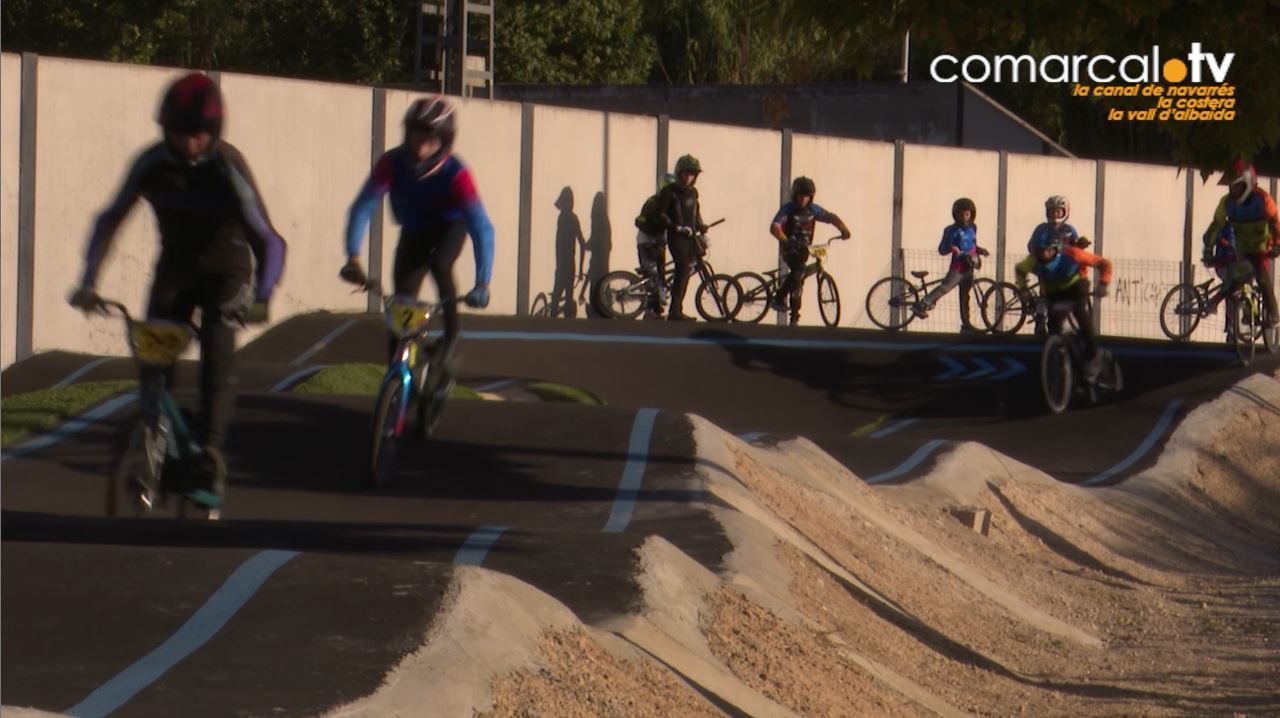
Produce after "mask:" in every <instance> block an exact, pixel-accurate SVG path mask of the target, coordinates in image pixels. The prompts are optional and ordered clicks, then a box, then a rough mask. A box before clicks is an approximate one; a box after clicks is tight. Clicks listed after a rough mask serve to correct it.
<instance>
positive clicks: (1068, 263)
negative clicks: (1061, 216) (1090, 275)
mask: <svg viewBox="0 0 1280 718" xmlns="http://www.w3.org/2000/svg"><path fill="white" fill-rule="evenodd" d="M1085 267H1098V269H1099V271H1100V272H1101V274H1102V276H1101V277H1100V278H1099V281H1100V282H1101V286H1099V287H1098V291H1097V296H1099V297H1105V296H1107V287H1108V286H1109V285H1110V284H1111V262H1109V261H1107V259H1105V258H1104V257H1101V256H1099V255H1096V254H1093V253H1092V252H1088V251H1086V250H1084V249H1081V248H1080V247H1078V246H1073V245H1069V244H1065V243H1064V242H1063V240H1062V239H1061V238H1060V237H1056V236H1053V235H1046V236H1044V237H1041V238H1039V239H1038V240H1037V244H1036V248H1035V252H1033V253H1032V255H1031V256H1030V257H1027V258H1026V259H1024V260H1022V261H1021V262H1018V266H1017V267H1016V269H1015V273H1016V274H1017V280H1018V281H1017V283H1018V289H1021V290H1024V291H1025V290H1026V288H1027V275H1028V274H1035V275H1036V276H1037V277H1039V278H1040V289H1041V293H1042V294H1043V296H1044V300H1045V301H1046V302H1049V303H1053V302H1059V301H1063V300H1066V301H1070V302H1071V303H1072V308H1071V313H1072V314H1074V315H1075V318H1076V324H1077V325H1079V327H1080V335H1081V336H1082V337H1084V341H1085V346H1086V347H1088V351H1089V363H1088V365H1087V366H1086V372H1087V373H1088V378H1089V380H1090V381H1092V380H1093V379H1096V378H1097V376H1098V374H1099V372H1100V371H1101V369H1102V362H1101V359H1100V357H1099V356H1098V337H1097V336H1096V335H1095V334H1094V332H1093V303H1092V302H1090V301H1089V280H1087V279H1085V278H1084V270H1085ZM1064 319H1065V317H1064V316H1062V315H1061V314H1057V313H1053V312H1051V313H1050V321H1051V322H1052V323H1051V325H1050V326H1049V331H1050V332H1051V333H1054V334H1056V333H1058V332H1059V331H1061V330H1062V322H1063V320H1064Z"/></svg>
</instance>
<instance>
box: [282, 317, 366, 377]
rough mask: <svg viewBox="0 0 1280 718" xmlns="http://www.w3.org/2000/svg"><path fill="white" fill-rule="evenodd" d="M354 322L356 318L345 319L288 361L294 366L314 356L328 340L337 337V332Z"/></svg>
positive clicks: (343, 330) (327, 344) (339, 332)
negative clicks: (295, 357) (296, 356)
mask: <svg viewBox="0 0 1280 718" xmlns="http://www.w3.org/2000/svg"><path fill="white" fill-rule="evenodd" d="M355 323H356V320H354V319H348V320H347V321H345V322H343V323H341V324H339V325H338V326H336V327H334V329H333V331H331V332H329V333H328V334H326V335H324V337H322V338H321V339H320V341H318V342H316V343H315V344H312V345H311V348H310V349H308V350H306V351H305V352H302V353H301V354H299V355H298V358H297V359H294V360H293V361H291V362H289V363H290V364H292V365H294V366H297V365H299V364H301V363H302V362H304V361H306V360H308V359H310V358H311V357H313V356H315V355H316V354H317V353H318V352H319V351H320V350H321V349H324V348H325V347H327V346H329V342H331V341H333V340H334V339H337V338H338V335H339V334H341V333H343V332H345V331H347V330H348V329H350V328H351V327H352V325H354V324H355Z"/></svg>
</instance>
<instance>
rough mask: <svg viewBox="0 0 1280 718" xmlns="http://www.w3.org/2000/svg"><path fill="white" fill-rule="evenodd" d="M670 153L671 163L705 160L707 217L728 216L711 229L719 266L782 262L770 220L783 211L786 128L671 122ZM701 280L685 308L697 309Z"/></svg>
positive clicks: (702, 187) (701, 189)
mask: <svg viewBox="0 0 1280 718" xmlns="http://www.w3.org/2000/svg"><path fill="white" fill-rule="evenodd" d="M668 131H669V141H668V147H669V152H668V155H669V157H670V161H671V163H672V165H674V164H675V161H676V159H677V158H679V157H680V156H681V155H685V154H691V155H693V156H694V157H697V158H698V160H699V161H700V162H701V163H702V169H703V174H702V175H701V177H699V179H698V184H697V188H698V193H699V195H700V198H701V201H702V217H703V220H704V221H706V222H707V223H708V224H710V223H711V222H714V221H716V220H717V219H720V218H721V217H723V218H724V220H725V221H724V224H721V225H720V226H718V227H716V228H715V229H713V230H711V250H710V254H709V259H710V260H711V262H712V264H713V265H714V267H715V269H716V271H718V272H721V273H724V274H736V273H738V272H743V271H752V272H760V271H763V270H766V269H773V268H776V267H777V266H778V242H777V240H775V239H774V238H773V237H772V236H770V235H769V223H770V221H772V219H773V215H774V214H775V213H777V211H778V187H779V174H780V170H781V165H782V137H781V133H779V132H773V131H769V130H748V129H742V128H736V127H724V126H720V125H708V124H700V123H695V122H675V121H673V122H671V123H670V124H669V126H668ZM698 286H699V282H698V280H697V279H693V280H691V281H690V283H689V292H688V294H687V295H686V296H685V313H687V314H694V315H696V310H695V309H694V297H695V293H696V292H697V289H698Z"/></svg>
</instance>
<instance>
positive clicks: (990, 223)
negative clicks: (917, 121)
mask: <svg viewBox="0 0 1280 718" xmlns="http://www.w3.org/2000/svg"><path fill="white" fill-rule="evenodd" d="M999 172H1000V155H999V153H996V152H986V151H979V150H965V149H955V148H950V147H929V146H919V145H908V146H907V147H906V148H905V150H904V155H903V185H902V192H903V200H902V249H903V269H904V271H906V272H910V271H927V272H929V276H928V277H926V279H927V280H929V281H933V280H938V279H941V278H942V277H943V276H945V275H946V273H947V268H948V266H949V265H950V258H949V257H943V256H941V255H939V254H938V242H939V240H941V238H942V230H943V229H945V228H946V227H947V226H948V225H950V224H951V223H952V221H953V220H952V218H951V205H952V203H954V202H955V201H956V200H957V199H958V198H960V197H968V198H969V199H972V200H973V202H974V205H975V206H976V207H977V210H978V212H977V217H976V220H975V224H976V225H977V228H978V245H979V246H982V247H986V248H987V249H989V250H991V251H992V255H994V254H995V251H994V250H995V247H996V225H997V213H996V209H997V208H996V202H997V196H998V193H999ZM890 187H892V182H891V183H890ZM995 269H996V268H995V262H994V261H992V262H987V263H986V264H984V266H983V268H982V270H981V271H979V272H978V276H980V277H982V276H986V277H991V278H994V277H995V275H996V272H995ZM908 276H909V275H908ZM913 281H914V280H913ZM959 300H960V291H959V289H956V290H953V291H952V292H951V293H949V294H948V295H947V296H946V297H944V298H942V299H941V300H939V303H938V304H937V306H936V307H935V309H934V311H933V312H932V313H931V314H930V316H929V318H927V319H925V320H922V321H915V322H912V323H911V325H910V328H911V329H912V330H917V331H943V332H946V331H955V330H956V329H958V328H959V327H960V315H959ZM970 306H971V308H976V307H977V304H976V303H975V302H973V301H972V299H971V303H970ZM970 321H972V322H979V323H980V322H981V320H980V319H979V318H978V317H977V316H974V315H970Z"/></svg>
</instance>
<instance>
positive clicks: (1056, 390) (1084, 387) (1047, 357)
mask: <svg viewBox="0 0 1280 718" xmlns="http://www.w3.org/2000/svg"><path fill="white" fill-rule="evenodd" d="M1047 305H1048V306H1047V309H1048V311H1049V317H1048V318H1049V319H1050V320H1053V319H1056V318H1057V317H1058V316H1060V315H1062V314H1068V315H1069V314H1070V312H1071V311H1072V309H1073V308H1074V306H1075V302H1074V300H1070V299H1060V300H1057V301H1054V302H1048V303H1047ZM1063 326H1064V327H1065V328H1064V329H1063V330H1062V331H1060V332H1057V333H1052V334H1049V336H1048V337H1047V338H1046V339H1045V342H1044V347H1043V348H1042V349H1041V351H1040V390H1041V394H1042V395H1043V396H1044V400H1045V404H1046V405H1047V406H1048V408H1049V411H1051V412H1052V413H1054V414H1061V413H1062V412H1064V411H1066V409H1067V406H1068V405H1070V403H1071V399H1072V397H1073V396H1075V395H1077V394H1079V395H1083V396H1085V397H1086V398H1087V399H1088V401H1089V403H1090V404H1096V403H1098V401H1099V400H1100V399H1102V398H1103V396H1105V395H1106V394H1108V393H1119V392H1121V391H1123V390H1124V375H1123V373H1122V372H1121V371H1120V362H1119V361H1117V360H1116V358H1115V355H1114V354H1112V353H1111V351H1109V350H1107V349H1098V356H1099V358H1100V361H1101V364H1102V368H1101V371H1099V372H1098V375H1097V376H1096V377H1092V378H1091V377H1090V376H1089V372H1088V363H1089V357H1088V349H1087V347H1086V346H1085V342H1084V338H1083V337H1082V336H1081V335H1080V333H1079V332H1078V331H1077V330H1076V329H1075V328H1074V327H1072V326H1071V325H1070V324H1067V323H1066V322H1065V321H1064V322H1063ZM1076 377H1079V380H1077V378H1076Z"/></svg>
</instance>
